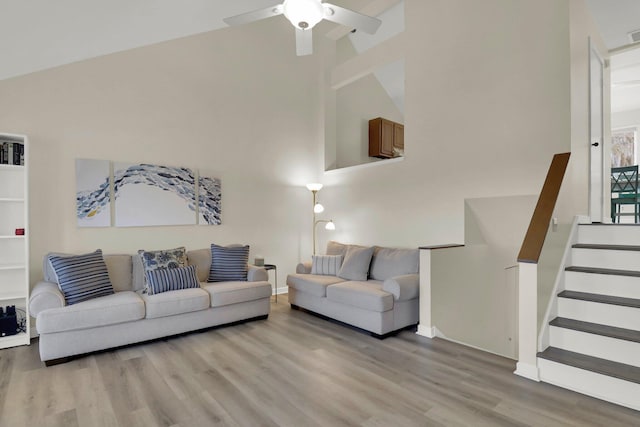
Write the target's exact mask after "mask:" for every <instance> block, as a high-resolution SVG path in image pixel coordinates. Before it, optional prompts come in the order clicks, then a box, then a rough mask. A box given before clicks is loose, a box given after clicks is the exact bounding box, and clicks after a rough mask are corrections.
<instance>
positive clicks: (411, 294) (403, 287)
mask: <svg viewBox="0 0 640 427" xmlns="http://www.w3.org/2000/svg"><path fill="white" fill-rule="evenodd" d="M382 290H384V291H387V292H390V293H392V294H393V299H394V300H396V301H407V300H410V299H414V298H418V296H420V275H418V274H404V275H402V276H396V277H391V278H389V279H387V280H385V281H384V282H383V283H382Z"/></svg>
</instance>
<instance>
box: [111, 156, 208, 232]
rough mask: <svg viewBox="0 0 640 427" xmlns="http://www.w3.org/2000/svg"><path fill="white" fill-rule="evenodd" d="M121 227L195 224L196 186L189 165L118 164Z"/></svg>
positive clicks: (118, 223) (116, 192)
mask: <svg viewBox="0 0 640 427" xmlns="http://www.w3.org/2000/svg"><path fill="white" fill-rule="evenodd" d="M113 192H114V198H115V202H114V203H115V223H116V226H118V227H136V226H153V225H194V224H196V185H195V177H194V174H193V171H192V170H191V169H187V168H179V167H170V166H158V165H149V164H133V163H115V164H114V168H113Z"/></svg>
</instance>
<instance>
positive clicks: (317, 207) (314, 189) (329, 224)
mask: <svg viewBox="0 0 640 427" xmlns="http://www.w3.org/2000/svg"><path fill="white" fill-rule="evenodd" d="M307 189H308V190H309V191H311V193H313V230H312V234H313V252H312V253H313V255H315V254H316V226H317V225H318V224H320V223H326V225H325V226H324V228H325V229H326V230H335V229H336V225H335V224H334V223H333V220H332V219H316V214H319V213H322V212H323V211H324V206H322V205H321V204H320V203H318V200H317V195H318V191H320V190H321V189H322V184H317V183H313V184H307Z"/></svg>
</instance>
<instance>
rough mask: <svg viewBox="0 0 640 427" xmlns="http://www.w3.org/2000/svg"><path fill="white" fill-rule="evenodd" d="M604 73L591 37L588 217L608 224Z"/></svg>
mask: <svg viewBox="0 0 640 427" xmlns="http://www.w3.org/2000/svg"><path fill="white" fill-rule="evenodd" d="M593 58H595V59H597V60H598V62H599V63H600V75H601V81H600V85H599V90H600V103H601V105H600V123H601V129H600V135H597V138H594V135H593V134H592V131H593V128H592V124H593V123H592V118H593V114H592V109H591V108H592V105H593V104H592V103H593V97H594V94H593V91H592V87H593V85H592V80H593V78H594V76H593V72H592V68H591V66H592V59H593ZM604 71H605V61H604V58H603V56H602V55H601V54H600V52H599V50H598V48H597V46H596V45H595V43H593V41H592V39H591V37H589V141H588V144H589V146H588V149H589V217H590V218H591V222H602V223H610V222H611V215H610V209H611V208H610V207H609V206H608V205H607V203H605V201H606V200H607V199H606V195H607V191H606V190H605V177H606V176H607V175H605V173H606V168H605V147H607V148H609V147H610V144H607V143H605V134H606V132H605V120H604V119H605V108H604V106H605V97H604V95H605V90H604V89H605V88H604V83H605V75H604ZM594 139H597V141H596V142H598V143H599V146H598V147H593V146H592V143H593V142H594ZM594 150H599V151H600V153H601V156H600V159H594V154H593V153H594ZM598 160H600V162H599V164H595V165H594V164H593V162H594V161H598ZM594 166H596V167H597V169H599V171H600V180H599V181H598V183H597V187H596V188H594V186H593V179H592V178H593V177H592V172H593V168H594ZM594 198H595V199H596V200H595V202H596V203H597V201H598V199H599V200H600V201H601V205H600V207H599V209H598V210H599V212H593V203H594Z"/></svg>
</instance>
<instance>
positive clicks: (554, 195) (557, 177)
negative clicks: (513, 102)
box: [518, 153, 571, 264]
mask: <svg viewBox="0 0 640 427" xmlns="http://www.w3.org/2000/svg"><path fill="white" fill-rule="evenodd" d="M569 156H571V153H560V154H556V155H554V156H553V160H552V161H551V166H549V172H547V178H546V179H545V180H544V185H543V186H542V191H541V192H540V197H538V203H537V204H536V209H535V210H534V211H533V215H532V216H531V222H530V223H529V228H528V229H527V234H526V235H525V236H524V240H523V242H522V246H521V247H520V253H519V254H518V262H528V263H532V264H537V263H538V260H539V259H540V252H542V245H543V244H544V239H545V237H546V236H547V230H548V229H549V224H550V222H551V216H552V215H553V209H554V208H555V207H556V201H557V200H558V193H560V186H561V185H562V179H563V178H564V173H565V171H566V170H567V164H569Z"/></svg>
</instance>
